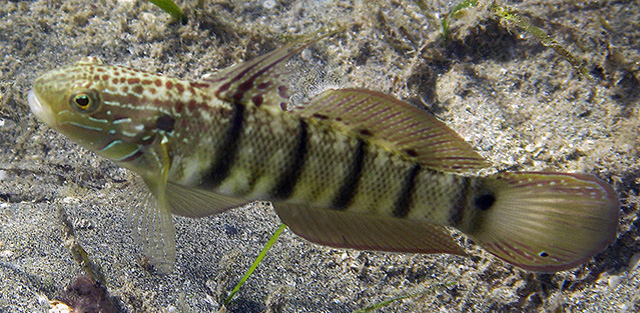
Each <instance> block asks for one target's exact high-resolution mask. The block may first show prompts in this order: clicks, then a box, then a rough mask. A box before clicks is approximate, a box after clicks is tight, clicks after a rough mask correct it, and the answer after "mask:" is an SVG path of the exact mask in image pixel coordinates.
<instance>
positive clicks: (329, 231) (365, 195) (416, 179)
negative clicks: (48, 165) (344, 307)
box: [27, 35, 620, 273]
mask: <svg viewBox="0 0 640 313" xmlns="http://www.w3.org/2000/svg"><path fill="white" fill-rule="evenodd" d="M325 36H326V35H322V36H314V37H304V38H302V39H298V40H294V41H293V42H291V43H289V44H287V45H285V46H283V47H281V48H279V49H276V50H273V51H271V52H269V53H266V54H263V55H261V56H259V57H257V58H255V59H253V60H249V61H246V62H243V63H239V64H236V65H233V66H231V67H229V68H227V69H223V70H220V71H218V72H215V73H214V74H210V75H206V76H204V77H202V78H200V79H196V80H188V79H180V78H173V77H168V76H164V75H161V74H156V73H152V72H147V71H142V70H138V69H133V68H129V67H126V66H118V65H108V64H105V63H104V61H102V60H101V59H99V58H97V57H85V58H83V59H81V60H80V61H78V62H76V63H73V64H70V65H67V66H64V67H60V68H58V69H53V70H50V71H49V72H46V73H44V74H42V75H41V76H40V77H39V78H37V79H36V80H35V82H34V85H33V89H32V90H31V91H29V93H28V96H27V98H28V104H29V106H30V108H31V112H32V113H33V114H34V115H35V116H36V117H37V118H38V119H39V120H41V121H42V122H44V123H45V124H46V125H48V126H49V127H50V128H52V129H53V130H55V131H58V132H60V133H62V134H64V135H65V136H66V137H68V138H69V139H71V140H72V141H75V142H76V143H78V144H79V145H81V146H83V147H84V148H86V149H88V150H91V151H93V152H95V153H96V154H98V155H100V156H102V157H105V158H107V159H110V160H112V161H113V162H115V163H116V164H117V165H119V166H121V167H124V168H127V169H129V170H131V171H133V172H134V173H136V174H137V175H138V176H139V177H140V179H141V181H142V182H143V183H141V184H140V186H141V188H140V189H141V191H139V192H138V191H136V192H135V194H134V198H135V202H134V205H132V206H133V207H132V208H131V211H130V213H129V214H130V220H131V222H132V228H133V235H134V236H135V237H136V240H137V241H138V242H139V243H140V248H141V250H142V252H143V253H144V254H145V255H146V257H147V258H148V260H149V261H150V262H151V264H153V266H154V268H155V269H156V270H158V271H159V272H165V273H166V272H170V271H171V270H172V267H173V263H174V261H175V257H176V251H175V228H174V225H173V221H172V215H173V214H175V215H180V216H187V217H194V218H195V217H204V216H209V215H212V214H217V213H220V212H224V211H226V210H228V209H231V208H236V207H240V206H243V205H245V204H247V203H250V202H253V201H270V202H271V203H272V204H273V208H274V209H275V212H276V213H277V215H278V216H279V217H280V219H281V220H282V222H283V223H284V224H286V225H287V226H288V227H289V228H290V229H291V230H292V231H293V232H294V233H295V234H297V235H299V236H301V237H302V238H305V239H306V240H308V241H310V242H313V243H317V244H320V245H325V246H330V247H336V248H350V249H359V250H374V251H389V252H399V253H425V254H429V253H448V254H453V255H460V256H467V255H468V254H467V252H466V251H465V249H464V248H463V247H461V245H460V244H459V243H458V242H457V241H456V240H455V239H454V237H453V235H452V232H451V228H453V229H456V230H458V231H460V232H461V233H463V234H464V235H466V236H467V237H468V238H470V239H471V240H472V242H473V243H476V244H478V245H480V246H481V247H482V248H483V249H485V250H486V251H488V252H490V253H491V254H493V255H495V256H496V257H498V258H499V259H502V260H504V261H505V262H507V263H508V264H512V265H514V266H517V267H519V268H522V269H525V270H529V271H534V272H556V271H561V270H565V269H570V268H573V267H576V266H578V265H580V264H583V263H585V262H587V261H589V260H590V259H591V258H592V257H593V256H594V255H596V254H597V253H599V252H600V251H602V250H603V249H605V248H606V247H607V246H608V245H610V244H611V243H613V242H614V240H615V239H616V233H617V225H618V221H619V214H620V213H619V207H620V205H619V199H618V195H617V194H616V192H615V191H614V190H613V188H612V187H611V186H610V185H609V184H607V183H605V182H604V181H602V180H600V179H599V178H597V177H595V176H593V175H591V174H586V173H556V172H497V173H495V174H490V175H478V174H475V173H477V172H478V170H479V169H483V168H487V167H489V166H490V164H489V163H488V162H487V161H486V160H485V159H484V158H483V157H481V156H480V155H479V154H478V153H477V152H475V151H474V150H473V147H471V145H469V144H468V143H467V142H465V141H464V140H463V139H462V138H461V137H460V136H459V135H458V134H457V133H456V132H455V131H454V130H452V129H451V128H449V127H447V126H446V124H445V123H444V122H442V121H440V120H438V119H437V118H436V117H434V116H432V115H430V114H429V113H427V112H426V111H424V110H423V109H420V108H418V107H415V106H412V105H410V104H408V103H407V102H405V101H402V100H400V99H398V98H395V97H393V96H391V95H387V94H384V93H382V92H379V91H374V90H367V89H361V88H344V89H327V90H325V91H323V92H321V93H319V94H318V95H316V96H313V97H310V99H309V100H305V101H304V103H291V100H290V99H291V97H290V96H289V89H290V88H289V87H290V85H289V83H287V73H286V71H285V70H284V69H283V68H284V67H283V64H284V63H285V62H286V61H287V60H289V59H290V58H292V57H293V56H295V55H296V54H298V53H299V52H301V51H302V50H303V49H306V48H307V47H308V46H309V45H311V44H313V43H315V42H316V41H318V40H320V39H322V38H323V37H325Z"/></svg>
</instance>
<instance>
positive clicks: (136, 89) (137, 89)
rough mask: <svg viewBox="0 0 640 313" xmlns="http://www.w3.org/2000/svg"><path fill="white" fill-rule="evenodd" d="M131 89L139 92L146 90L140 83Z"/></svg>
mask: <svg viewBox="0 0 640 313" xmlns="http://www.w3.org/2000/svg"><path fill="white" fill-rule="evenodd" d="M131 90H132V91H133V92H135V93H137V94H141V93H142V92H143V91H144V88H142V86H140V85H136V86H134V87H133V89H131Z"/></svg>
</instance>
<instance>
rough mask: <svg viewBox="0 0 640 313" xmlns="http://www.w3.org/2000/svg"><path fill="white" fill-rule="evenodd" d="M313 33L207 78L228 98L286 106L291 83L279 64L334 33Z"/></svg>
mask: <svg viewBox="0 0 640 313" xmlns="http://www.w3.org/2000/svg"><path fill="white" fill-rule="evenodd" d="M336 31H338V30H332V31H329V32H327V33H326V34H322V35H318V34H314V35H310V36H306V37H304V38H302V39H299V40H296V41H294V42H292V43H290V44H288V45H286V46H284V47H281V48H278V49H276V50H273V51H271V52H269V53H267V54H264V55H261V56H259V57H257V58H255V59H252V60H249V61H246V62H243V63H240V64H236V65H234V66H231V67H229V68H227V69H224V70H222V71H220V72H217V73H215V74H213V75H211V76H207V77H204V78H203V79H202V80H203V81H205V82H212V83H215V84H216V86H217V88H216V91H215V95H216V96H217V97H218V98H220V99H222V100H225V101H229V102H234V103H245V104H251V103H252V104H255V105H258V106H260V105H269V106H278V107H280V108H282V109H283V110H285V109H286V108H287V105H288V103H289V94H288V89H289V87H288V86H287V84H286V83H285V82H284V81H283V78H284V76H285V74H286V73H285V72H284V71H283V70H282V67H281V66H280V65H281V64H282V62H284V61H286V60H288V59H290V58H291V57H292V56H294V55H295V54H296V53H298V52H300V51H302V50H303V49H305V48H306V47H308V46H309V45H311V44H313V43H315V42H317V41H319V40H321V39H323V38H325V37H327V36H329V35H331V34H333V33H335V32H336Z"/></svg>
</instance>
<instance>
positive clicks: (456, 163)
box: [294, 89, 488, 172]
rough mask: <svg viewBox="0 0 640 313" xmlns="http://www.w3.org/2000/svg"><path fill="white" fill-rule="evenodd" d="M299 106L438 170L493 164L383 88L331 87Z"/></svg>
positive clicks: (300, 110) (321, 120)
mask: <svg viewBox="0 0 640 313" xmlns="http://www.w3.org/2000/svg"><path fill="white" fill-rule="evenodd" d="M294 112H295V113H296V114H300V115H301V116H302V117H304V118H309V119H315V120H318V122H319V123H328V124H330V125H331V126H332V127H337V128H341V129H342V130H343V131H347V132H352V133H355V134H357V135H358V136H362V137H365V138H366V139H368V140H370V141H372V142H375V143H377V144H379V145H380V146H382V147H385V148H386V149H388V150H391V151H396V152H398V153H402V154H404V155H405V156H406V157H407V158H409V159H412V160H415V161H416V162H418V163H420V164H421V165H423V166H425V167H428V168H431V169H433V170H438V171H444V172H464V171H468V170H474V169H480V168H483V167H486V166H487V165H488V163H487V162H486V161H485V160H484V159H483V158H482V157H481V156H480V155H478V154H477V153H476V152H475V151H473V148H472V147H471V146H470V145H469V144H468V143H466V142H465V141H464V140H463V139H462V138H460V136H459V135H458V134H457V133H456V132H455V131H453V130H452V129H450V128H449V127H447V126H446V125H445V124H444V123H442V122H440V121H439V120H437V119H436V118H435V117H433V116H431V115H429V114H428V113H426V112H424V111H422V110H420V109H418V108H415V107H413V106H411V105H409V104H408V103H406V102H403V101H400V100H398V99H396V98H394V97H391V96H389V95H386V94H383V93H380V92H376V91H371V90H366V89H338V90H333V89H331V90H327V91H325V92H323V93H321V94H320V95H318V96H317V97H315V98H313V99H312V100H311V101H310V103H308V104H307V105H305V106H304V107H302V108H297V109H295V110H294Z"/></svg>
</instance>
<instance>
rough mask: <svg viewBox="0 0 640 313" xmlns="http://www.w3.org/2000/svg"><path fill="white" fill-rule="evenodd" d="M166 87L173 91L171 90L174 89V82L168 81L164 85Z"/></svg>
mask: <svg viewBox="0 0 640 313" xmlns="http://www.w3.org/2000/svg"><path fill="white" fill-rule="evenodd" d="M164 86H165V87H167V89H171V88H173V82H172V81H170V80H168V81H167V82H166V83H165V84H164Z"/></svg>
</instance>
